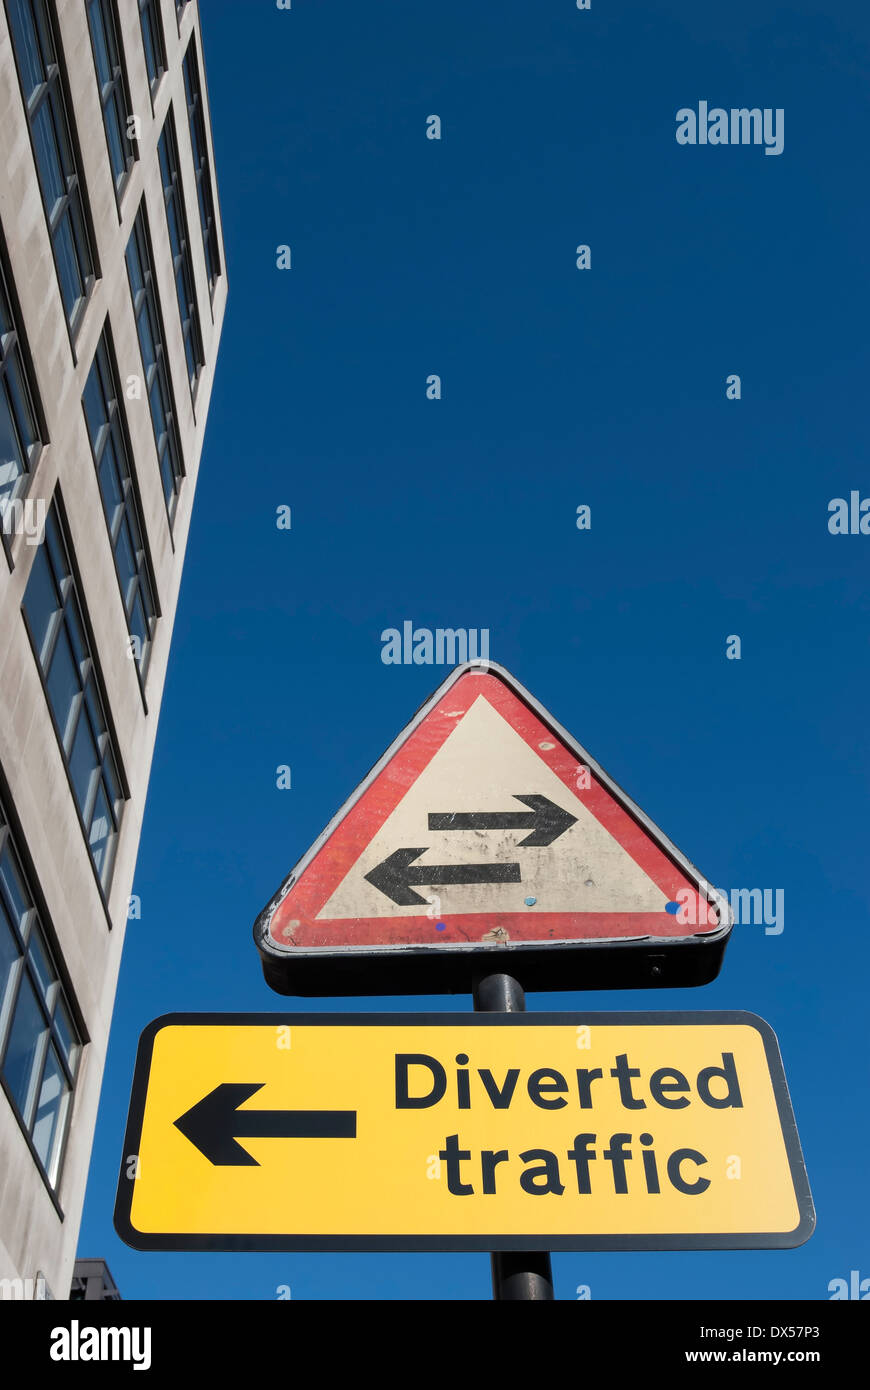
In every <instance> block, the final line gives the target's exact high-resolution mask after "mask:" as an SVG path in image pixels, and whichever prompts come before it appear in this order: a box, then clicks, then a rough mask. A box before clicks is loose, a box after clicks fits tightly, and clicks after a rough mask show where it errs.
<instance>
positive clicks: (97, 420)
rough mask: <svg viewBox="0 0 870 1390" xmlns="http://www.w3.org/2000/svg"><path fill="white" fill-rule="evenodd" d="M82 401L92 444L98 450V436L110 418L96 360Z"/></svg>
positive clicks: (86, 383)
mask: <svg viewBox="0 0 870 1390" xmlns="http://www.w3.org/2000/svg"><path fill="white" fill-rule="evenodd" d="M82 400H83V402H84V407H85V417H86V419H87V422H88V430H89V432H90V436H91V444H92V445H93V447H94V448H95V449H96V445H97V436H98V435H99V433H100V428H101V427H102V426H103V425H105V423H106V421H107V418H108V416H107V413H106V402H105V400H104V398H103V387H102V382H101V381H100V372H99V367H98V366H97V361H96V358H95V359H94V365H93V366H92V367H91V370H90V372H89V374H88V379H87V381H86V382H85V389H84V393H83V395H82Z"/></svg>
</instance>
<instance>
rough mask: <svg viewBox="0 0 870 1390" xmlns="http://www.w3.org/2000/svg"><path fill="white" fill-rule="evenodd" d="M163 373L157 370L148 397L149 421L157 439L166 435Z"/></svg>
mask: <svg viewBox="0 0 870 1390" xmlns="http://www.w3.org/2000/svg"><path fill="white" fill-rule="evenodd" d="M162 388H163V373H162V372H161V371H160V370H159V369H158V371H156V372H155V373H154V381H153V382H152V385H151V390H150V392H149V397H150V400H151V419H152V420H153V421H154V433H155V434H156V435H157V438H158V439H159V438H160V436H161V435H162V434H165V433H166V409H165V403H164V395H163V389H162Z"/></svg>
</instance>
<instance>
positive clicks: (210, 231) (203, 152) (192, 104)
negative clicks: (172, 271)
mask: <svg viewBox="0 0 870 1390" xmlns="http://www.w3.org/2000/svg"><path fill="white" fill-rule="evenodd" d="M184 91H185V96H186V98H187V118H188V122H189V124H190V143H191V147H192V149H193V167H194V170H195V171H196V196H197V200H198V202H199V220H200V223H201V224H202V244H203V246H204V248H205V265H206V270H207V271H208V287H209V289H210V290H211V291H212V293H214V287H215V284H216V283H217V278H218V276H219V275H220V273H221V266H220V255H219V253H218V239H217V223H216V221H215V214H214V195H213V193H212V186H211V168H210V166H209V162H208V144H207V143H206V138H205V114H204V112H203V107H202V92H201V90H200V86H199V69H198V67H197V62H196V45H195V43H194V41H193V39H191V41H190V47H189V48H188V50H187V53H186V54H185V56H184Z"/></svg>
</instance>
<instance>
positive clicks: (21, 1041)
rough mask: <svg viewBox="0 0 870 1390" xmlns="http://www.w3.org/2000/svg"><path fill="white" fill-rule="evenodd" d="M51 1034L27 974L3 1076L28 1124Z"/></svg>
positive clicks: (10, 1037) (23, 980)
mask: <svg viewBox="0 0 870 1390" xmlns="http://www.w3.org/2000/svg"><path fill="white" fill-rule="evenodd" d="M47 1033H48V1025H47V1024H46V1021H45V1015H44V1014H43V1012H42V1009H41V1008H40V1007H39V1004H38V1003H37V1000H36V995H35V994H34V992H33V985H32V984H31V983H30V979H29V978H28V975H27V972H26V971H25V973H24V974H23V975H22V977H21V988H20V989H19V991H18V998H17V1000H16V1001H15V1013H14V1015H13V1018H12V1027H11V1029H10V1031H9V1042H8V1043H7V1046H6V1055H5V1057H4V1059H3V1075H4V1078H5V1080H6V1084H7V1086H8V1087H9V1089H10V1091H11V1092H12V1097H13V1099H14V1101H15V1104H16V1105H17V1106H18V1110H19V1112H20V1114H21V1116H22V1118H23V1119H24V1123H25V1124H27V1123H28V1121H29V1119H30V1114H29V1111H30V1109H31V1100H32V1098H33V1093H34V1088H35V1085H36V1076H35V1070H36V1066H37V1064H38V1062H39V1060H40V1058H41V1056H42V1049H41V1043H42V1041H43V1039H44V1038H45V1036H46V1034H47Z"/></svg>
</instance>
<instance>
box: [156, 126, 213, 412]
mask: <svg viewBox="0 0 870 1390" xmlns="http://www.w3.org/2000/svg"><path fill="white" fill-rule="evenodd" d="M157 153H158V156H159V158H160V173H161V176H162V178H163V201H164V203H165V205H166V222H167V226H168V227H169V244H170V246H171V247H172V265H173V270H174V272H175V290H176V294H177V295H178V311H179V313H180V314H181V332H182V336H183V337H184V355H185V358H186V360H187V375H188V379H189V381H190V389H191V391H193V388H194V387H195V385H196V381H197V378H198V376H199V373H200V371H201V370H202V368H203V366H204V364H205V357H204V356H203V351H202V330H201V328H200V322H199V310H198V309H197V307H196V290H195V288H194V283H193V261H192V260H191V254H190V236H189V234H188V230H187V218H186V216H185V213H184V197H183V194H182V190H181V175H180V173H179V169H178V145H177V144H176V140H175V124H174V121H173V118H172V112H171V110H170V112H169V115H168V116H167V117H166V124H165V125H164V127H163V133H162V134H161V136H160V140H159V143H158V145H157Z"/></svg>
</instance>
